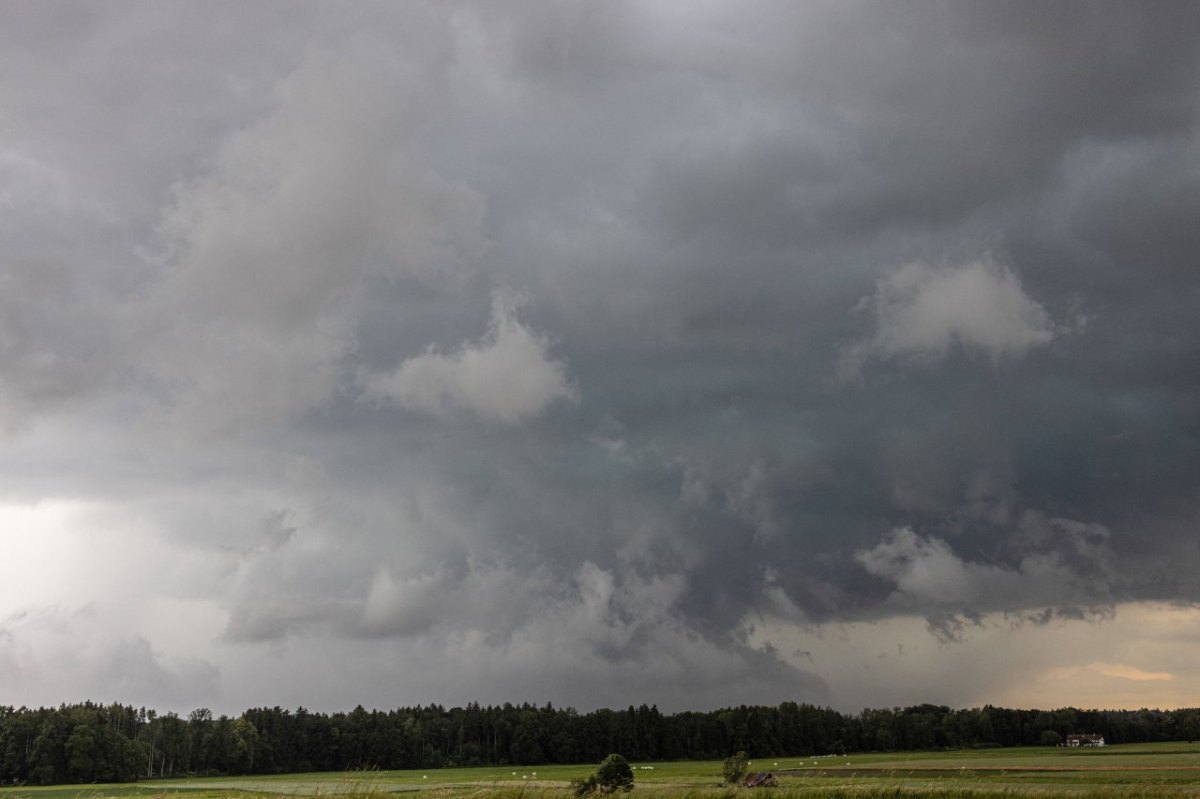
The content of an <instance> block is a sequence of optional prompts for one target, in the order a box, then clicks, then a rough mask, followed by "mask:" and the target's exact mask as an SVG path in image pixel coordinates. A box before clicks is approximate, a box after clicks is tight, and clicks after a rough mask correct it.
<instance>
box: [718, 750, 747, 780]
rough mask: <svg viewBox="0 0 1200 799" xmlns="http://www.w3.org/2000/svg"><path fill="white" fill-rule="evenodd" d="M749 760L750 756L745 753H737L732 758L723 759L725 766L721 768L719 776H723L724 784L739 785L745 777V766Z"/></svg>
mask: <svg viewBox="0 0 1200 799" xmlns="http://www.w3.org/2000/svg"><path fill="white" fill-rule="evenodd" d="M749 760H750V756H749V755H748V754H746V753H745V752H738V753H737V754H736V755H734V756H733V757H728V758H726V759H725V765H724V766H723V767H722V768H721V774H723V775H724V776H725V782H726V784H728V785H737V784H739V783H741V781H742V778H743V777H745V776H746V764H747V763H748V762H749Z"/></svg>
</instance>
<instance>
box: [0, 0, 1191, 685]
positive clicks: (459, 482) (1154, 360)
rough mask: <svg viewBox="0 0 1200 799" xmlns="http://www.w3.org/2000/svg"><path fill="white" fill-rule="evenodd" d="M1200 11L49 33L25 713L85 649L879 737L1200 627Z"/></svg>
mask: <svg viewBox="0 0 1200 799" xmlns="http://www.w3.org/2000/svg"><path fill="white" fill-rule="evenodd" d="M1198 15H1200V14H1198V10H1197V7H1196V6H1195V5H1194V4H1191V3H1184V2H1163V3H1148V4H1139V5H1137V6H1136V7H1135V6H1129V5H1127V4H1117V3H1078V4H1074V3H1065V4H1055V5H1053V6H1046V5H1044V4H1034V3H1028V4H1026V3H1017V4H1004V5H997V4H991V3H939V2H926V3H918V4H910V5H907V6H903V7H895V6H888V5H883V4H872V3H830V4H806V5H795V4H784V3H780V4H761V5H756V6H754V7H753V8H745V7H741V6H736V5H733V4H717V3H713V4H701V5H695V4H692V5H691V6H689V7H688V8H687V9H676V8H673V7H670V6H665V5H662V4H655V3H637V2H626V3H608V4H604V5H603V6H594V5H586V4H574V3H566V4H559V5H556V6H554V7H553V8H547V7H545V6H544V5H540V4H529V5H525V4H520V3H518V4H506V5H504V6H502V7H500V6H496V5H494V4H476V3H455V4H440V3H429V4H408V5H406V6H405V7H403V8H398V7H395V6H392V5H390V4H373V3H362V4H358V5H356V6H354V7H353V8H352V9H341V10H339V12H338V13H334V12H332V11H331V10H329V9H327V8H325V7H323V6H321V5H319V4H295V3H287V4H274V3H261V4H256V5H253V6H245V5H243V4H217V5H215V6H214V5H203V6H201V5H198V4H194V3H155V4H121V5H108V4H100V5H95V6H91V7H89V8H87V9H78V8H70V7H67V6H65V5H58V4H50V5H47V4H24V5H22V4H17V5H11V6H9V7H7V8H5V9H4V10H3V11H0V22H2V23H3V24H0V31H2V33H0V44H2V45H3V46H2V47H0V52H3V55H2V56H0V76H2V80H0V106H3V107H4V108H5V115H4V117H3V120H2V123H0V124H2V125H3V128H2V130H3V138H0V204H2V205H3V206H4V209H5V214H4V215H0V232H2V233H3V238H4V240H5V242H6V245H7V248H6V251H5V253H3V254H0V427H2V429H3V435H4V436H5V447H4V450H3V454H2V455H0V475H2V476H3V480H0V483H2V484H3V485H4V489H3V495H2V500H3V504H0V522H2V523H3V525H4V526H5V527H6V529H3V530H0V536H4V537H5V538H4V546H5V547H6V549H7V551H9V552H10V553H12V558H13V559H14V562H18V563H21V564H24V567H23V573H25V574H28V575H31V577H30V579H29V580H26V581H24V582H22V583H20V586H21V587H14V588H12V589H11V590H10V591H9V592H7V593H5V592H3V591H0V618H10V619H17V618H19V619H21V620H22V621H21V622H20V623H19V624H18V623H15V622H11V623H9V622H6V626H5V627H4V628H3V630H4V634H3V635H0V672H4V671H5V670H7V671H8V672H11V673H12V674H13V675H16V677H18V678H19V679H14V680H12V681H9V682H8V683H7V684H11V685H16V686H18V688H15V689H13V690H21V691H25V692H26V693H27V694H28V696H26V695H21V696H11V697H6V696H0V701H12V702H15V703H18V704H19V703H23V702H32V701H47V702H57V701H61V700H62V699H65V698H68V697H62V696H51V695H48V694H47V693H46V691H48V690H49V686H50V683H48V682H37V681H31V680H30V679H29V678H28V677H27V676H22V675H29V674H32V673H33V672H34V671H35V670H36V669H37V668H39V667H40V666H39V664H41V663H43V662H44V659H45V658H46V657H49V656H51V655H52V653H53V652H56V651H57V649H55V647H56V646H58V644H56V643H54V642H55V641H57V640H59V639H58V638H56V637H55V636H61V635H62V634H64V633H63V632H62V631H63V630H66V629H68V628H70V629H74V628H73V627H72V625H73V624H75V622H68V621H63V620H65V619H66V620H69V619H74V618H77V615H72V614H78V613H80V612H82V611H81V610H80V609H81V608H86V609H87V613H89V614H90V616H89V619H91V621H90V624H92V626H93V628H94V629H96V630H100V631H104V632H105V633H106V634H107V635H108V636H109V637H108V639H107V640H110V641H117V642H121V643H119V644H116V645H109V646H102V645H100V644H97V645H96V646H94V647H91V648H89V649H87V651H86V652H84V654H82V655H81V656H80V657H79V658H78V659H77V660H76V661H74V662H75V663H76V664H77V665H76V667H75V668H74V671H70V670H66V671H62V673H61V674H59V673H58V672H56V674H57V675H58V677H57V678H56V679H58V680H59V682H58V683H57V684H61V685H68V686H73V687H72V690H78V691H101V692H103V688H104V686H106V685H109V684H111V685H112V686H113V687H112V690H113V691H117V692H124V691H126V690H127V689H128V690H132V688H133V687H134V686H132V685H130V686H126V683H124V682H121V678H119V677H118V676H117V675H118V674H119V673H130V674H137V675H140V677H139V678H138V679H139V681H140V682H142V683H144V684H146V685H148V686H151V687H152V688H148V689H147V690H151V689H152V690H153V692H154V693H155V697H161V700H156V701H162V702H163V703H165V704H168V705H170V704H174V705H175V706H176V707H178V708H180V709H187V708H186V707H185V705H186V703H188V702H198V703H199V702H202V703H203V704H208V705H212V706H218V707H221V706H225V707H227V708H228V709H234V708H236V707H237V706H238V705H248V704H256V703H263V702H266V703H274V702H283V703H303V704H305V705H306V706H334V705H338V704H354V703H357V702H359V701H361V702H363V703H365V704H389V703H392V702H396V701H413V702H427V701H467V700H469V699H480V700H483V701H505V700H520V699H532V700H537V701H543V700H547V699H548V700H551V701H554V702H557V703H572V704H576V705H579V706H592V705H596V704H616V705H623V704H627V703H628V702H629V701H648V702H658V703H659V704H660V705H665V706H669V707H682V706H685V705H691V706H707V705H713V704H719V703H724V702H744V701H778V700H781V699H784V698H798V699H803V700H809V701H819V702H826V701H828V702H835V703H837V704H839V705H842V706H854V705H855V703H857V702H859V701H861V700H860V699H859V694H857V693H856V691H855V689H854V687H853V685H852V684H851V683H850V682H847V678H846V675H847V674H852V673H858V672H856V671H855V669H856V668H858V666H859V665H861V664H860V660H861V659H862V658H866V657H868V656H869V657H871V658H874V655H873V654H870V653H868V651H867V649H864V648H863V647H864V646H866V645H865V644H861V641H862V640H867V639H869V637H870V636H869V635H867V633H863V632H862V631H863V630H868V629H878V630H882V631H884V632H882V633H880V635H881V636H882V637H886V636H888V635H892V634H893V633H892V632H890V631H894V632H895V634H896V635H898V636H907V639H906V640H908V641H909V643H910V644H911V646H909V647H908V648H907V649H906V648H904V647H901V648H900V649H898V650H895V651H897V652H900V653H901V655H897V656H893V657H894V658H898V657H901V656H903V653H904V652H906V651H907V652H908V653H909V654H908V655H907V656H904V657H907V661H905V662H916V661H917V659H919V657H927V656H928V652H929V651H932V650H929V649H928V648H922V647H921V646H920V645H918V644H917V643H915V639H914V638H913V636H917V635H923V636H926V637H931V639H932V641H933V642H934V644H935V645H936V646H939V647H945V648H948V649H950V650H953V651H961V652H973V651H975V650H973V649H971V647H972V646H974V645H973V644H972V643H971V642H972V641H973V640H978V641H981V642H990V643H988V644H987V645H989V646H990V645H1001V644H998V643H994V642H996V641H999V640H1000V636H1001V633H1000V632H998V630H1001V629H1009V626H1011V628H1012V629H1013V630H1017V631H1018V632H1014V633H1012V635H1016V636H1021V635H1024V636H1027V637H1026V638H1019V639H1013V640H1010V639H1007V638H1005V639H1004V643H1003V644H1002V645H1003V646H1006V647H1008V648H1009V649H1010V650H1011V651H1014V652H1019V651H1023V650H1022V644H1021V641H1026V642H1028V643H1027V646H1028V647H1033V646H1035V645H1036V643H1035V642H1036V641H1040V640H1041V638H1039V636H1040V635H1041V633H1040V632H1038V631H1040V630H1042V629H1048V628H1051V627H1054V626H1055V625H1089V629H1091V628H1092V627H1094V628H1095V629H1096V630H1103V629H1106V625H1107V626H1108V627H1107V628H1111V629H1114V630H1115V629H1117V628H1118V627H1119V628H1120V629H1121V630H1122V631H1124V632H1122V633H1121V635H1127V634H1128V628H1127V627H1123V626H1121V625H1120V624H1119V622H1116V621H1114V618H1118V617H1119V613H1120V610H1119V609H1120V608H1122V607H1125V606H1127V605H1131V604H1132V603H1151V602H1167V603H1185V604H1186V603H1194V602H1197V601H1200V581H1198V580H1197V578H1196V576H1195V575H1196V574H1200V569H1198V568H1197V567H1198V566H1200V549H1198V548H1197V547H1196V545H1195V539H1194V531H1195V525H1196V522H1197V520H1198V519H1200V504H1198V502H1197V493H1196V487H1197V481H1198V480H1200V446H1197V444H1198V443H1200V442H1198V441H1197V437H1198V436H1200V416H1198V411H1197V408H1200V378H1198V376H1200V372H1197V370H1196V368H1195V364H1196V363H1197V362H1200V351H1198V349H1200V343H1198V342H1200V321H1198V320H1200V316H1198V315H1197V314H1196V313H1195V311H1196V307H1197V301H1198V300H1200V295H1198V291H1200V284H1198V278H1197V273H1196V270H1195V263H1196V260H1197V257H1198V256H1200V238H1198V237H1197V236H1198V234H1197V232H1196V231H1197V226H1196V224H1195V220H1196V218H1197V212H1198V211H1200V208H1198V207H1197V202H1198V201H1197V199H1196V198H1197V197H1200V149H1198V148H1200V144H1198V140H1197V132H1196V131H1197V112H1198V101H1200V95H1198V94H1197V92H1196V89H1195V86H1196V85H1198V83H1197V79H1198V78H1200V47H1198V46H1197V45H1196V44H1195V42H1194V38H1195V37H1194V36H1193V35H1191V33H1192V31H1194V30H1195V29H1196V27H1197V23H1200V19H1197V16H1198ZM47 542H49V543H47ZM51 543H52V544H53V546H55V547H59V548H65V549H67V550H69V551H72V552H75V553H77V557H75V558H74V560H71V561H70V563H74V564H76V565H74V566H71V565H70V564H68V566H69V568H67V569H66V570H65V571H64V573H63V574H62V575H57V574H51V573H48V572H44V571H43V570H45V569H48V568H49V565H48V564H49V563H50V561H49V560H48V556H47V554H46V553H47V552H48V551H50V550H49V549H47V547H50V546H51ZM88 561H94V562H96V563H99V564H106V569H105V570H104V571H105V573H106V574H108V575H110V577H109V578H104V579H101V578H100V577H96V576H94V575H92V574H91V573H89V572H87V571H86V570H85V569H84V564H85V563H86V562H88ZM72 569H75V571H72ZM71 575H76V577H77V579H75V580H74V581H73V582H71V583H70V584H68V582H67V579H68V577H70V576H71ZM79 575H85V577H79ZM35 577H36V579H34V578H35ZM1147 607H1148V606H1147ZM122 608H125V609H127V611H125V612H122V611H121V610H120V609H122ZM1130 612H1131V614H1133V615H1134V616H1137V617H1138V618H1142V616H1140V615H1138V614H1140V613H1143V611H1136V612H1134V611H1130ZM1147 612H1148V611H1147ZM1114 614H1115V615H1114ZM1172 618H1174V617H1172ZM180 620H183V621H184V622H185V623H184V624H181V623H180ZM913 620H919V622H920V623H919V624H917V625H915V626H914V625H913V624H912V621H913ZM889 625H890V626H889ZM1006 625H1007V626H1006ZM839 630H842V631H843V632H841V633H839V632H838V631H839ZM1004 634H1005V635H1007V634H1008V633H1004ZM839 635H840V636H842V638H839ZM864 636H865V638H864ZM838 640H844V642H845V646H843V647H841V648H838V647H837V646H834V645H833V644H831V643H830V642H834V641H838ZM1014 641H1015V643H1014ZM810 643H811V645H810ZM983 645H984V644H979V646H983ZM955 648H957V649H955ZM793 651H795V652H802V653H807V655H805V656H799V655H797V656H796V657H791V656H789V655H788V653H789V652H793ZM1029 651H1031V650H1029ZM839 652H840V653H841V654H838V653H839ZM918 652H924V653H926V654H923V655H918V654H914V653H918ZM47 653H49V654H47ZM331 653H333V654H331ZM963 657H967V655H964V656H963ZM972 657H973V655H972ZM1030 657H1031V658H1032V655H1030ZM322 658H328V659H327V660H322ZM856 659H857V660H856ZM1035 660H1036V662H1037V663H1039V664H1041V665H1042V666H1045V667H1046V668H1051V667H1052V666H1053V665H1054V664H1047V663H1045V662H1043V661H1042V660H1037V659H1032V660H1031V661H1030V662H1034V661H1035ZM317 661H320V662H317ZM864 662H865V661H864ZM284 663H287V664H288V666H287V671H288V674H287V677H286V679H274V678H273V675H277V674H278V672H279V671H280V668H281V664H284ZM1110 665H1111V664H1109V665H1104V664H1101V666H1098V667H1097V668H1096V669H1093V672H1094V673H1096V674H1110V673H1112V674H1121V673H1133V672H1131V671H1129V669H1125V670H1124V671H1122V669H1120V668H1115V667H1113V668H1110V667H1109V666H1110ZM1134 665H1137V664H1134ZM1152 665H1153V664H1142V666H1138V667H1139V668H1142V667H1145V668H1149V670H1150V671H1155V669H1153V668H1150V666H1152ZM864 668H865V667H864ZM1131 668H1132V666H1131ZM917 671H918V670H914V671H912V672H911V673H909V674H908V676H905V674H906V673H905V672H903V670H901V671H900V672H897V676H895V677H894V680H895V683H894V684H893V687H894V689H895V692H896V694H897V696H907V695H908V693H906V692H909V691H915V690H918V689H920V690H925V689H927V688H928V687H929V683H928V682H927V681H926V680H925V678H924V677H920V678H918V677H917V676H915V675H916V674H917ZM862 673H863V674H864V675H866V674H867V672H865V671H864V672H862ZM964 673H966V672H964ZM1089 673H1092V672H1089ZM338 675H352V676H353V679H351V680H349V682H348V683H347V684H345V685H340V686H331V683H332V682H336V680H335V679H334V678H336V677H337V676H338ZM988 675H989V676H988V678H987V680H988V681H989V682H988V685H991V686H995V687H996V690H997V691H1000V687H999V686H1001V684H1002V682H1003V680H1004V679H1005V678H1004V677H1003V675H1001V674H999V673H998V672H997V673H995V674H993V673H992V672H991V671H989V672H988ZM867 678H869V679H871V680H875V681H878V679H879V678H878V674H872V675H869V676H868V677H864V679H867ZM945 680H946V684H947V685H948V686H949V687H947V689H946V690H947V696H952V697H957V698H961V699H962V701H977V699H982V701H988V699H989V697H988V696H987V695H986V694H979V693H975V694H972V693H971V692H970V690H969V689H968V687H967V686H961V685H958V684H957V683H954V684H953V685H951V683H953V682H954V681H953V679H952V675H946V676H945ZM184 683H188V684H190V685H191V686H192V689H191V690H184V689H183V687H181V686H183V684H184ZM873 690H874V689H873ZM397 692H398V693H397ZM880 692H884V693H885V692H886V686H884V687H881V688H879V689H878V692H874V693H871V694H870V695H871V696H873V697H880V701H883V702H884V703H891V700H887V699H886V698H885V697H884V693H880ZM198 695H204V696H203V697H200V698H197V697H198ZM998 695H999V694H998ZM97 698H106V697H101V696H97ZM130 698H131V699H133V700H134V701H150V699H149V698H147V699H145V700H142V699H136V698H133V697H130ZM924 698H927V699H930V700H934V701H943V700H942V699H941V698H940V697H936V696H928V697H924ZM897 701H899V700H897ZM1131 701H1133V700H1131Z"/></svg>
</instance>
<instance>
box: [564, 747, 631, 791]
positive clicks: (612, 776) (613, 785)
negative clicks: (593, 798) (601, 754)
mask: <svg viewBox="0 0 1200 799" xmlns="http://www.w3.org/2000/svg"><path fill="white" fill-rule="evenodd" d="M571 790H572V791H573V792H574V793H575V795H576V796H587V795H588V794H590V793H593V792H595V791H600V793H614V792H616V791H632V790H633V769H632V768H631V767H630V765H629V761H628V760H626V759H625V758H624V757H622V756H621V755H609V756H608V757H606V758H604V761H603V762H602V763H600V768H598V769H596V773H595V774H593V775H592V776H590V777H588V778H587V779H586V780H571Z"/></svg>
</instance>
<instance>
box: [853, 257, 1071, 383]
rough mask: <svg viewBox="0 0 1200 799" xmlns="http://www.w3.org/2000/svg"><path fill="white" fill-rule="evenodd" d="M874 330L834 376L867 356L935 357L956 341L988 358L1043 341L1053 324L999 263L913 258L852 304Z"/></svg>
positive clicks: (1052, 334) (860, 365) (865, 360)
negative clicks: (943, 262) (867, 315)
mask: <svg viewBox="0 0 1200 799" xmlns="http://www.w3.org/2000/svg"><path fill="white" fill-rule="evenodd" d="M858 308H859V309H861V310H866V311H870V312H871V313H872V314H873V316H874V321H875V332H874V333H873V334H872V335H871V336H870V337H868V338H866V339H864V340H862V341H859V342H858V343H856V344H854V345H852V346H851V347H849V348H847V349H846V350H844V351H843V353H842V359H841V363H840V365H839V374H840V376H841V377H842V378H855V377H857V376H858V375H859V374H860V373H861V370H862V368H863V367H864V366H865V365H866V364H867V363H868V362H869V361H871V360H874V359H879V360H886V359H891V358H907V359H910V360H924V361H929V360H937V359H939V358H942V357H944V356H945V355H946V353H947V352H948V351H949V350H950V348H951V347H952V346H954V345H955V344H958V345H959V346H961V347H963V348H964V349H966V350H968V351H972V352H980V353H983V354H985V355H987V356H989V357H991V358H992V359H993V360H994V361H995V360H1000V359H1001V358H1004V357H1018V356H1021V355H1024V354H1025V353H1027V352H1029V351H1030V350H1031V349H1033V348H1035V347H1040V346H1044V345H1046V344H1048V343H1050V342H1051V341H1052V340H1053V339H1054V337H1055V335H1056V332H1057V325H1055V323H1054V322H1053V320H1052V319H1051V318H1050V315H1049V314H1048V313H1047V311H1046V309H1045V308H1043V307H1042V306H1041V305H1040V304H1039V303H1038V302H1037V301H1035V300H1034V299H1032V298H1031V297H1030V296H1029V295H1028V294H1026V293H1025V289H1024V288H1023V287H1022V285H1021V280H1020V278H1019V277H1018V276H1017V274H1016V273H1015V272H1013V271H1012V270H1011V269H1010V268H1009V267H1007V266H1005V265H1004V264H1000V263H997V262H995V261H993V260H990V259H980V260H975V261H971V262H969V263H966V264H962V265H958V266H947V267H938V266H931V265H929V264H926V263H922V262H914V263H910V264H906V265H905V266H902V267H900V268H899V269H897V270H895V271H894V272H892V273H891V274H889V275H887V276H886V277H884V278H882V279H881V280H880V281H879V282H878V283H877V284H876V287H875V293H874V294H873V295H872V296H870V297H866V298H864V299H863V300H862V302H861V303H860V304H859V306H858Z"/></svg>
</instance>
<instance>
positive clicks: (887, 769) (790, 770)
mask: <svg viewBox="0 0 1200 799" xmlns="http://www.w3.org/2000/svg"><path fill="white" fill-rule="evenodd" d="M751 768H752V770H755V771H759V770H762V771H772V772H775V773H776V774H777V775H778V776H779V787H778V788H774V789H738V790H736V791H732V790H730V789H728V788H722V787H721V786H720V774H721V764H720V763H719V762H707V763H697V762H682V763H652V764H648V763H636V764H634V775H635V779H636V783H637V787H636V789H635V795H636V794H637V793H653V794H654V795H655V797H656V798H658V799H671V798H673V797H676V796H678V797H680V799H685V798H686V799H710V798H711V799H718V798H723V797H727V796H729V795H731V794H735V793H736V794H748V795H755V794H757V793H766V794H767V795H768V796H771V797H776V799H790V797H797V798H798V799H799V798H800V797H846V798H847V799H849V798H850V797H860V798H861V799H874V798H875V797H887V796H891V797H896V796H899V797H923V796H928V797H954V796H970V797H973V798H974V799H990V797H1009V798H1010V799H1015V798H1017V797H1034V796H1036V797H1054V796H1069V797H1087V796H1095V797H1147V798H1148V799H1151V798H1153V797H1165V796H1172V797H1178V796H1200V744H1178V743H1172V744H1140V745H1127V746H1112V747H1107V748H1104V749H1076V750H1068V749H1048V748H1023V749H989V750H967V751H954V752H905V753H891V754H861V755H847V756H845V757H819V758H766V759H760V760H757V761H754V762H753V765H752V767H751ZM593 769H594V766H592V765H580V766H538V767H530V768H516V769H513V768H511V767H508V768H462V769H431V770H426V771H356V772H331V773H320V774H288V775H282V776H272V777H228V778H224V777H211V778H193V779H183V780H181V779H168V780H148V781H145V782H140V783H135V784H120V785H72V786H53V787H46V788H36V787H21V788H3V789H0V799H108V798H109V797H112V798H113V799H120V798H122V797H143V796H144V797H151V798H153V799H170V798H171V797H174V796H177V795H178V799H230V798H236V799H280V797H284V798H285V799H286V797H292V796H303V797H311V796H318V797H351V799H386V798H385V795H386V794H390V793H400V792H412V791H426V792H429V793H430V794H431V796H430V799H438V798H439V797H446V798H447V799H457V798H459V797H461V798H462V799H492V798H493V797H494V798H495V799H519V797H526V799H539V798H540V797H547V799H549V798H550V797H560V796H568V795H569V792H568V791H567V790H566V786H567V782H568V781H569V780H571V779H572V778H575V777H582V776H586V775H587V774H589V773H591V771H592V770H593Z"/></svg>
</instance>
